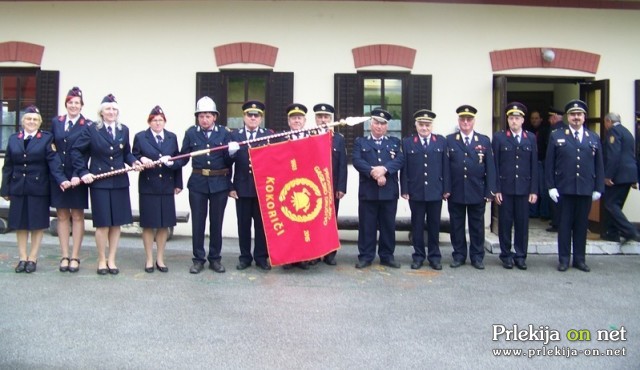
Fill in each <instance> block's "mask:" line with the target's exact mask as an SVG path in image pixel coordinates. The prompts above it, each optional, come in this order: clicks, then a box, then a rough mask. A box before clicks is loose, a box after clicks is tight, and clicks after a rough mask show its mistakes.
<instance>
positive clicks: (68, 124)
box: [66, 120, 73, 132]
mask: <svg viewBox="0 0 640 370" xmlns="http://www.w3.org/2000/svg"><path fill="white" fill-rule="evenodd" d="M72 127H73V122H71V120H69V122H67V130H66V131H67V132H69V131H71V128H72Z"/></svg>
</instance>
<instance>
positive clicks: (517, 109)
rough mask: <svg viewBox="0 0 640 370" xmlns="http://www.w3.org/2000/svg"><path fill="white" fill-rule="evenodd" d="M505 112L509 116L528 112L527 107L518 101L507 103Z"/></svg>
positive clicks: (522, 114)
mask: <svg viewBox="0 0 640 370" xmlns="http://www.w3.org/2000/svg"><path fill="white" fill-rule="evenodd" d="M505 114H506V115H507V116H523V117H524V116H525V115H526V114H527V107H526V106H525V105H524V104H522V103H520V102H517V101H514V102H511V103H509V104H507V108H506V109H505Z"/></svg>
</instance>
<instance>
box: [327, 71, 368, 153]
mask: <svg viewBox="0 0 640 370" xmlns="http://www.w3.org/2000/svg"><path fill="white" fill-rule="evenodd" d="M333 81H334V84H333V86H334V99H335V104H336V115H335V119H336V120H340V119H342V118H347V117H359V116H362V114H363V113H362V106H363V103H362V99H363V92H362V89H361V88H360V86H359V84H360V79H359V78H358V75H357V74H347V73H336V74H335V75H334V78H333ZM335 130H336V131H337V132H340V133H341V134H342V135H344V139H345V144H346V146H347V153H351V152H352V149H353V142H354V141H355V139H356V137H359V136H362V134H363V132H364V128H363V124H359V125H357V126H353V127H349V126H338V127H336V128H335ZM349 162H351V156H349Z"/></svg>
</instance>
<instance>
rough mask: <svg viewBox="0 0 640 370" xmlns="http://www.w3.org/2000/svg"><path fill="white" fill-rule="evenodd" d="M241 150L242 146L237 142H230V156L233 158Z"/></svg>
mask: <svg viewBox="0 0 640 370" xmlns="http://www.w3.org/2000/svg"><path fill="white" fill-rule="evenodd" d="M238 150H240V145H239V144H238V143H237V142H236V141H230V142H229V155H231V156H233V155H234V154H236V152H237V151H238Z"/></svg>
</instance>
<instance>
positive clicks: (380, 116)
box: [371, 108, 391, 123]
mask: <svg viewBox="0 0 640 370" xmlns="http://www.w3.org/2000/svg"><path fill="white" fill-rule="evenodd" d="M371 118H373V119H375V120H376V121H378V122H381V123H387V122H389V121H390V120H391V113H389V112H387V111H386V110H384V109H382V108H375V109H374V110H372V111H371Z"/></svg>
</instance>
